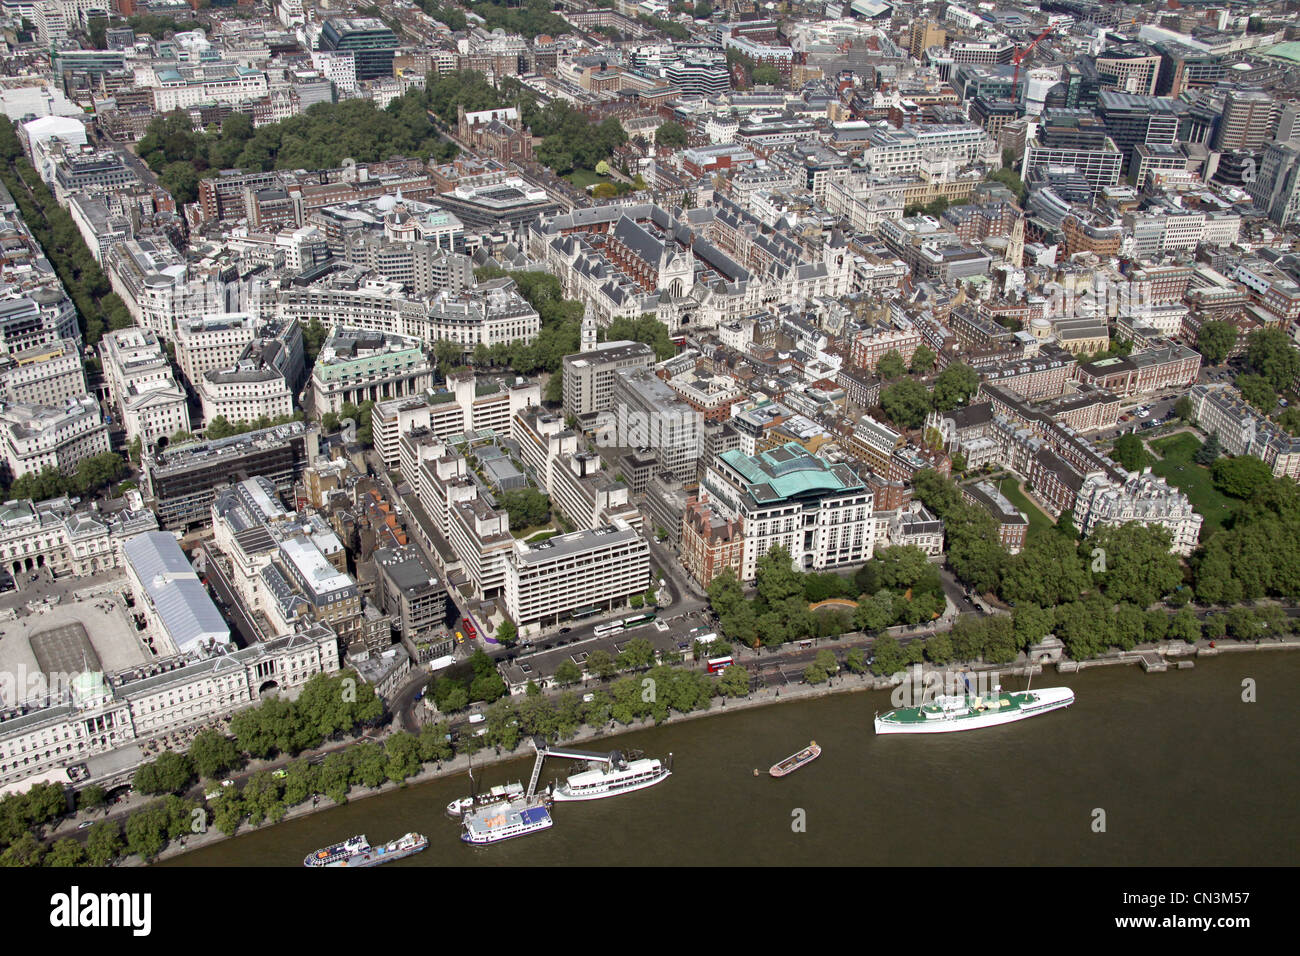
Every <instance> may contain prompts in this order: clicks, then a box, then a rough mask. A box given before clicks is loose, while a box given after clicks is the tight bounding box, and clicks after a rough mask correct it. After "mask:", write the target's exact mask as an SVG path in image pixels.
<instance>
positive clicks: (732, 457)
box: [722, 442, 863, 501]
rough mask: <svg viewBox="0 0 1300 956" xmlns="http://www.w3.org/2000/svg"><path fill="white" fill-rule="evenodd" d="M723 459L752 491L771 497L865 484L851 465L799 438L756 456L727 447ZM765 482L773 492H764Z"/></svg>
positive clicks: (843, 489) (846, 488) (759, 496)
mask: <svg viewBox="0 0 1300 956" xmlns="http://www.w3.org/2000/svg"><path fill="white" fill-rule="evenodd" d="M722 460H723V461H725V462H726V463H727V464H728V465H730V466H731V467H732V468H734V469H735V470H736V471H737V472H738V473H739V474H740V475H741V477H742V478H743V479H744V480H745V481H746V482H747V483H748V484H749V485H750V487H749V489H748V490H749V492H750V493H751V494H753V495H754V496H755V497H756V498H761V499H764V500H768V501H770V500H773V499H781V498H799V497H803V496H805V495H809V494H814V493H818V492H820V493H828V492H831V493H833V492H840V491H852V490H854V489H857V488H861V487H863V485H862V482H861V481H859V480H857V476H856V475H854V474H853V473H852V471H851V470H850V469H848V468H847V467H844V466H835V465H831V464H830V463H829V462H827V461H825V460H823V459H821V458H818V457H817V456H816V455H812V454H809V452H808V451H807V450H806V449H805V448H804V447H803V446H802V445H800V444H799V443H798V442H787V443H786V444H784V445H781V446H779V447H777V448H773V449H771V450H769V451H764V452H760V453H758V454H757V455H753V456H750V455H746V454H744V453H742V452H740V451H728V452H724V453H723V454H722ZM763 486H767V488H770V489H771V491H770V493H764V492H763Z"/></svg>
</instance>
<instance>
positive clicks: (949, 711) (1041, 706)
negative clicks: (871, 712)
mask: <svg viewBox="0 0 1300 956" xmlns="http://www.w3.org/2000/svg"><path fill="white" fill-rule="evenodd" d="M1073 703H1074V691H1072V690H1070V688H1068V687H1048V688H1046V689H1045V690H1025V691H1012V692H1006V691H1003V690H1002V688H1001V687H995V688H993V693H992V694H989V695H986V696H980V695H976V694H953V695H941V696H939V697H936V698H935V699H934V700H933V701H931V702H930V703H928V704H922V705H921V706H920V707H900V708H898V709H897V710H891V711H890V712H889V713H887V714H877V715H876V733H878V734H948V733H953V732H955V731H958V730H976V729H978V728H980V727H993V726H995V725H997V724H1009V723H1012V722H1013V721H1017V720H1024V719H1025V718H1027V717H1037V716H1038V715H1039V714H1045V713H1047V712H1048V711H1052V710H1060V709H1061V708H1062V707H1069V706H1070V705H1071V704H1073Z"/></svg>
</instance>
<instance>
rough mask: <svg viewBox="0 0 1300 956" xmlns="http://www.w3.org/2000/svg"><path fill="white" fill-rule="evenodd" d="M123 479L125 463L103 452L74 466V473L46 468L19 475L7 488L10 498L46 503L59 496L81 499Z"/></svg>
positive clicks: (113, 455) (125, 473)
mask: <svg viewBox="0 0 1300 956" xmlns="http://www.w3.org/2000/svg"><path fill="white" fill-rule="evenodd" d="M126 475H127V468H126V462H124V461H123V460H122V456H121V455H119V454H117V453H116V452H111V451H106V452H104V453H102V454H99V455H93V456H91V457H90V458H83V459H82V460H81V461H80V462H78V463H77V470H76V471H74V472H73V473H72V474H70V475H65V474H64V473H63V472H62V471H60V470H59V468H58V467H57V466H56V465H46V466H45V467H44V468H42V469H41V470H40V471H38V472H28V473H27V474H25V475H20V476H19V477H18V478H17V479H15V480H14V483H13V484H12V485H10V486H9V492H8V493H9V495H10V496H11V497H13V498H26V499H28V500H30V501H47V500H49V499H50V498H57V497H59V496H60V495H77V496H80V497H85V496H86V495H89V494H91V493H93V492H96V491H98V490H99V489H100V488H103V487H105V486H106V485H110V484H112V483H113V482H115V481H120V480H121V479H123V478H125V477H126Z"/></svg>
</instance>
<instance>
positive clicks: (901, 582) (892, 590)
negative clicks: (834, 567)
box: [708, 546, 944, 647]
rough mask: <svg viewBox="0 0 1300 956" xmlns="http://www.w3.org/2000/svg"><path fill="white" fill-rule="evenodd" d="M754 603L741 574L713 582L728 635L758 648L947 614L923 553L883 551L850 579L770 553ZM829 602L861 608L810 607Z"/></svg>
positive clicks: (714, 602)
mask: <svg viewBox="0 0 1300 956" xmlns="http://www.w3.org/2000/svg"><path fill="white" fill-rule="evenodd" d="M755 586H756V590H757V596H756V598H754V599H752V600H751V599H749V598H748V597H747V596H746V594H745V591H744V588H743V587H742V586H741V584H740V582H739V580H737V578H736V575H735V573H734V572H733V571H731V570H730V569H727V570H725V571H723V572H722V573H721V574H719V575H718V576H717V577H716V578H714V579H713V581H711V582H710V583H709V587H708V595H709V603H710V605H711V606H712V608H713V610H714V612H715V613H716V614H717V615H718V618H719V621H720V623H721V627H722V631H723V633H724V634H725V635H726V636H727V637H728V638H729V639H731V640H733V641H737V642H739V643H742V644H745V645H748V646H750V647H758V646H759V645H763V646H767V647H773V646H777V645H780V644H783V643H786V642H787V641H795V640H802V639H805V638H818V637H831V636H836V635H839V634H843V633H846V632H848V631H850V630H855V629H856V630H862V631H867V632H872V633H876V632H879V631H882V630H884V629H885V628H887V627H893V626H895V625H897V624H904V625H916V624H920V623H922V622H924V621H930V620H933V619H934V618H936V617H937V616H938V615H940V614H942V613H943V609H944V596H943V585H942V582H941V580H940V578H939V569H938V568H937V567H936V566H935V565H934V564H933V563H931V562H930V560H929V559H928V558H927V557H926V555H925V553H924V552H922V551H921V550H920V549H919V548H915V547H911V546H904V547H894V548H883V549H881V550H880V551H879V552H877V554H876V555H875V556H874V557H873V558H872V559H871V560H870V561H868V562H867V563H866V564H864V565H863V566H862V567H861V568H859V569H858V571H857V572H856V573H855V574H854V575H853V576H852V577H847V576H844V575H839V574H836V573H834V572H820V573H819V572H801V571H796V570H795V569H794V568H793V566H792V563H791V559H790V552H789V550H788V549H786V548H784V547H775V548H772V549H771V550H770V551H769V552H768V553H767V554H765V555H764V556H763V557H761V558H759V559H758V562H757V563H756V566H755ZM832 598H845V599H850V600H856V601H857V608H856V609H855V610H853V611H852V613H850V612H849V611H848V610H846V609H840V608H829V609H827V608H823V609H819V610H817V611H810V610H809V605H810V604H813V603H817V602H819V601H825V600H829V599H832Z"/></svg>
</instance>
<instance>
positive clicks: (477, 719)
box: [469, 714, 483, 724]
mask: <svg viewBox="0 0 1300 956" xmlns="http://www.w3.org/2000/svg"><path fill="white" fill-rule="evenodd" d="M469 722H470V723H471V724H481V723H483V715H482V714H470V715H469Z"/></svg>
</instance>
